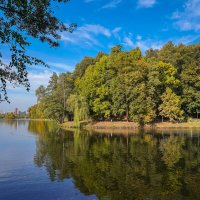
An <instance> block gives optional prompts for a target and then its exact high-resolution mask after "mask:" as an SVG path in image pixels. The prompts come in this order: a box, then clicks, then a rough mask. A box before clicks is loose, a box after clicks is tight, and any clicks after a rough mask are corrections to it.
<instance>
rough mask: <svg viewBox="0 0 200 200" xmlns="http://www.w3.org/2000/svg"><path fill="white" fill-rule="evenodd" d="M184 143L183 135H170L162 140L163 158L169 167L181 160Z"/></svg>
mask: <svg viewBox="0 0 200 200" xmlns="http://www.w3.org/2000/svg"><path fill="white" fill-rule="evenodd" d="M183 144H184V139H183V137H169V138H167V139H163V140H162V141H161V143H160V150H161V152H162V154H163V156H162V160H163V161H164V162H165V164H166V165H167V166H168V167H173V166H174V165H175V164H176V163H177V162H178V161H179V160H180V158H181V156H182V146H183Z"/></svg>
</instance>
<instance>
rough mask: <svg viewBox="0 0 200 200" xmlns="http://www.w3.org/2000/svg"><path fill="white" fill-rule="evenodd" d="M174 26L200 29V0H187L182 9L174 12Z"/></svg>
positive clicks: (182, 28)
mask: <svg viewBox="0 0 200 200" xmlns="http://www.w3.org/2000/svg"><path fill="white" fill-rule="evenodd" d="M172 20H174V26H175V27H178V29H179V30H181V31H190V30H194V31H197V32H199V31H200V0H187V1H186V3H185V4H184V6H183V9H182V11H180V10H179V11H175V12H174V13H173V14H172Z"/></svg>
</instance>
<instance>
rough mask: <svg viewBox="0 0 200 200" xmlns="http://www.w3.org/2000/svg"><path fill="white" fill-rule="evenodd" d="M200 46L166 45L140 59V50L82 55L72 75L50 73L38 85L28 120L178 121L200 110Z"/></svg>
mask: <svg viewBox="0 0 200 200" xmlns="http://www.w3.org/2000/svg"><path fill="white" fill-rule="evenodd" d="M199 55H200V44H196V45H189V46H184V45H182V44H180V45H177V46H176V45H174V44H173V43H172V42H168V43H167V44H165V45H164V46H163V47H162V48H161V49H160V50H154V49H150V50H148V51H147V52H146V54H145V55H144V56H143V55H142V53H141V51H140V49H139V48H136V49H132V50H130V51H122V49H121V46H120V45H117V46H115V47H113V48H112V49H111V52H110V54H109V55H107V54H104V53H102V52H100V53H98V55H97V56H96V57H95V58H92V57H85V58H84V59H83V60H82V61H81V62H80V63H79V64H77V65H76V67H75V70H74V72H73V73H66V74H60V75H59V76H58V75H57V74H53V76H52V77H51V79H50V81H49V85H48V86H47V88H44V86H40V87H39V88H38V89H37V91H36V95H37V97H38V103H37V104H36V105H34V106H32V107H31V108H30V109H29V114H30V117H31V118H52V119H57V120H59V121H61V122H62V121H63V120H64V119H65V118H68V120H72V119H73V118H74V119H76V120H84V119H86V118H91V119H95V120H127V121H136V122H139V123H140V124H141V125H143V124H145V123H151V122H154V121H155V120H160V119H161V118H164V119H166V120H170V121H180V120H183V119H184V118H187V117H188V116H190V117H195V116H196V114H197V112H198V110H200V64H199V63H200V56H199Z"/></svg>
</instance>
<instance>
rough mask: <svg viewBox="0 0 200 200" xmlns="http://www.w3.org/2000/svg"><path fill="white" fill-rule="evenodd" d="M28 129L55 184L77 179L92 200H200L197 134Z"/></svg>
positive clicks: (38, 162) (31, 124) (44, 125)
mask: <svg viewBox="0 0 200 200" xmlns="http://www.w3.org/2000/svg"><path fill="white" fill-rule="evenodd" d="M28 129H29V131H30V132H32V133H34V134H37V135H38V138H37V150H36V153H35V157H34V162H35V164H36V165H37V166H38V167H42V166H44V167H45V168H46V171H47V172H48V175H49V177H50V179H51V180H52V181H55V180H57V181H62V180H64V179H66V178H69V177H71V178H73V181H74V184H75V185H76V187H77V188H78V189H79V190H80V191H81V192H82V193H84V194H86V195H88V194H95V195H96V196H97V197H98V198H99V199H114V200H117V199H120V200H121V199H199V198H200V197H199V191H200V151H199V150H200V147H199V137H198V135H194V133H193V137H191V135H190V134H188V133H187V131H186V130H185V131H182V132H181V133H180V131H179V133H177V132H176V131H174V132H173V131H172V130H170V132H173V134H172V135H169V134H166V132H165V133H164V132H163V133H156V132H155V131H153V134H152V132H151V133H150V132H144V131H143V132H142V133H141V132H140V133H139V134H138V133H136V132H135V133H134V134H133V135H128V134H125V136H122V135H120V136H119V135H114V134H91V132H87V131H81V132H80V131H79V130H76V131H74V132H72V131H71V132H70V131H63V130H59V129H58V128H57V127H56V126H55V125H54V124H53V123H45V122H33V121H30V122H29V126H28ZM194 132H195V131H194ZM196 132H197V130H196ZM177 135H181V136H177Z"/></svg>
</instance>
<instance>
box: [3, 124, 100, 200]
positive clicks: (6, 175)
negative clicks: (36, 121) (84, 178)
mask: <svg viewBox="0 0 200 200" xmlns="http://www.w3.org/2000/svg"><path fill="white" fill-rule="evenodd" d="M27 124H28V123H26V124H18V126H17V123H16V124H14V125H12V126H10V125H8V124H4V123H3V122H0V199H1V200H13V199H15V200H27V199H29V200H36V199H37V200H38V199H48V200H51V199H52V200H56V199H77V198H78V199H97V198H96V197H95V196H94V195H91V196H88V197H86V196H84V195H83V194H81V193H80V192H79V190H78V189H75V188H74V187H75V186H74V184H73V180H72V179H65V180H64V181H62V182H56V181H55V182H51V181H50V180H49V176H48V174H47V172H46V169H45V168H38V167H37V166H36V165H35V164H34V161H33V159H34V154H35V151H36V144H35V143H36V136H34V135H31V134H30V133H28V130H27Z"/></svg>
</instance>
